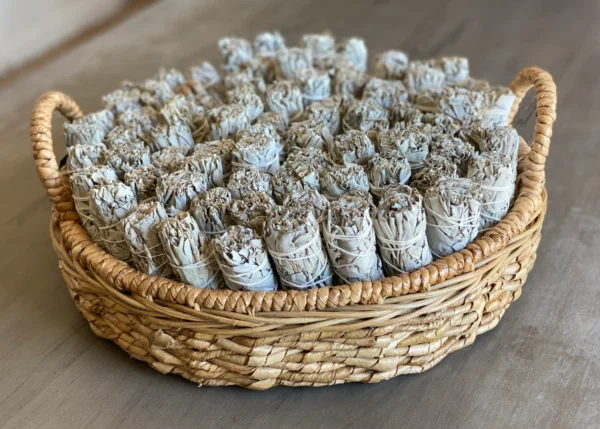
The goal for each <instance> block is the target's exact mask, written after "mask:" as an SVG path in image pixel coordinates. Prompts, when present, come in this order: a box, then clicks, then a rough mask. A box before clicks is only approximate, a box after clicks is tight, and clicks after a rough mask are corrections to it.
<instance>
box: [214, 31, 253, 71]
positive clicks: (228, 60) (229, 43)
mask: <svg viewBox="0 0 600 429" xmlns="http://www.w3.org/2000/svg"><path fill="white" fill-rule="evenodd" d="M219 50H220V51H221V55H223V59H224V61H225V70H227V71H229V72H234V71H240V69H241V68H242V66H243V65H244V64H246V63H247V62H248V61H250V60H251V59H252V57H253V56H254V52H253V51H252V44H251V43H250V42H249V41H248V40H246V39H242V38H239V37H225V38H223V39H221V40H219Z"/></svg>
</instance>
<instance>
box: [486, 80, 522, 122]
mask: <svg viewBox="0 0 600 429" xmlns="http://www.w3.org/2000/svg"><path fill="white" fill-rule="evenodd" d="M483 97H484V102H483V104H484V108H483V112H482V114H481V126H482V127H484V128H494V127H502V126H507V125H509V120H508V118H509V116H510V110H511V109H512V106H513V104H514V102H515V99H516V96H515V94H514V93H513V92H512V91H511V90H510V88H506V87H503V86H494V87H491V88H489V89H486V90H484V92H483Z"/></svg>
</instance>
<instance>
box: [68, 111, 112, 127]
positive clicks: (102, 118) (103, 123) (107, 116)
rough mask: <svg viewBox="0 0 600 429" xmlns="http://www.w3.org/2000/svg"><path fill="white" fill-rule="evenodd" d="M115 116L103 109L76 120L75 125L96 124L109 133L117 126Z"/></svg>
mask: <svg viewBox="0 0 600 429" xmlns="http://www.w3.org/2000/svg"><path fill="white" fill-rule="evenodd" d="M114 122H115V115H114V113H113V112H112V111H111V110H108V109H102V110H99V111H97V112H93V113H88V114H87V115H84V116H82V117H81V118H79V119H75V120H74V121H73V123H79V124H94V125H98V126H100V127H101V128H102V129H104V132H105V133H108V132H109V131H110V130H112V129H113V127H114V125H115V123H114Z"/></svg>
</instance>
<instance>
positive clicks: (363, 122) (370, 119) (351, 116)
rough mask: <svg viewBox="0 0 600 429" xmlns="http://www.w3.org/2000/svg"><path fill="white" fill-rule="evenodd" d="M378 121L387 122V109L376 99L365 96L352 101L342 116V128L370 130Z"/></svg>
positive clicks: (345, 129)
mask: <svg viewBox="0 0 600 429" xmlns="http://www.w3.org/2000/svg"><path fill="white" fill-rule="evenodd" d="M378 122H383V123H384V124H385V125H386V128H387V124H388V114H387V111H386V110H385V109H384V108H383V107H381V106H380V105H379V104H378V103H377V101H375V100H373V99H370V98H367V99H364V100H354V101H352V102H351V103H350V104H349V106H348V108H347V110H346V112H345V113H344V116H343V118H342V129H343V130H344V132H347V131H349V130H362V131H367V132H368V131H370V130H371V129H372V128H373V127H375V126H376V125H375V124H377V123H378Z"/></svg>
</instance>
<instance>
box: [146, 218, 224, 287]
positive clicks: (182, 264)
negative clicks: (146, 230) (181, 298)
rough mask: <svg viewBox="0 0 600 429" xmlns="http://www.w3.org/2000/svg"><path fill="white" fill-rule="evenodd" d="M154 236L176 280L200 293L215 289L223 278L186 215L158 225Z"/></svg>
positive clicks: (204, 240)
mask: <svg viewBox="0 0 600 429" xmlns="http://www.w3.org/2000/svg"><path fill="white" fill-rule="evenodd" d="M158 235H159V237H160V241H161V244H162V247H163V249H164V251H165V254H166V256H167V259H168V260H169V263H170V265H171V268H172V269H173V272H174V273H175V275H176V276H177V278H178V279H179V280H180V281H182V282H183V283H187V284H189V285H191V286H193V287H196V288H201V289H219V288H220V287H221V286H222V284H223V277H222V276H221V273H220V271H219V266H218V264H217V261H216V259H215V257H214V249H213V247H212V246H211V245H210V243H209V240H208V238H207V237H206V236H205V235H204V234H202V233H201V232H200V229H199V228H198V225H197V224H196V222H195V221H194V219H193V218H192V216H191V215H190V214H189V213H187V212H182V213H177V214H176V215H174V216H173V217H172V218H170V219H168V220H166V221H164V222H163V223H161V224H160V225H159V228H158Z"/></svg>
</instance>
